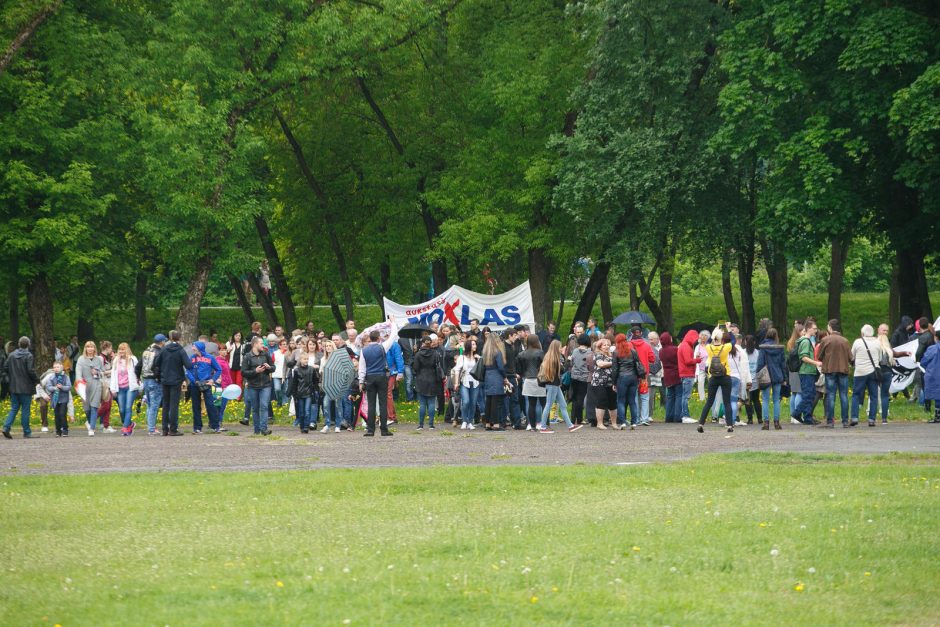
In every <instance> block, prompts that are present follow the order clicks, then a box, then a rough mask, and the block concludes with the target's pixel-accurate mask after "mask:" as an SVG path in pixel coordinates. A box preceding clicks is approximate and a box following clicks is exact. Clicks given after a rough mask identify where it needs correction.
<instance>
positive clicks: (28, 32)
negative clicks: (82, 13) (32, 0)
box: [0, 0, 62, 74]
mask: <svg viewBox="0 0 940 627" xmlns="http://www.w3.org/2000/svg"><path fill="white" fill-rule="evenodd" d="M61 6H62V0H55V2H52V3H51V4H49V5H48V6H47V7H45V8H44V9H41V10H40V11H38V12H37V13H36V15H34V16H33V18H32V19H31V20H30V21H29V22H27V23H26V25H25V26H23V28H22V29H21V30H20V32H18V33H17V34H16V37H14V38H13V41H12V42H10V45H9V46H7V49H6V52H4V53H3V56H2V57H0V74H3V73H4V72H5V71H6V69H7V67H9V65H10V63H11V62H12V61H13V57H14V56H15V55H16V51H17V50H19V49H20V48H22V47H23V46H24V45H26V42H27V41H29V38H30V37H32V36H33V34H34V33H35V32H36V29H38V28H39V27H40V26H41V25H42V23H43V22H45V21H46V20H47V19H49V17H50V16H51V15H53V14H54V13H55V12H56V11H58V10H59V7H61Z"/></svg>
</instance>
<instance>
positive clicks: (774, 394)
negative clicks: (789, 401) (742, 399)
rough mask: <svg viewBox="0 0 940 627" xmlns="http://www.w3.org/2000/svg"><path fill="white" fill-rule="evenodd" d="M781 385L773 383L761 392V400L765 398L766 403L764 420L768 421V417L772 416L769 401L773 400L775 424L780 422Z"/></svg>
mask: <svg viewBox="0 0 940 627" xmlns="http://www.w3.org/2000/svg"><path fill="white" fill-rule="evenodd" d="M780 385H781V384H779V383H771V384H770V387H767V388H764V389H763V390H761V398H763V403H764V416H765V418H764V420H766V419H767V418H766V416H769V415H770V402H769V399H771V398H773V401H774V422H780Z"/></svg>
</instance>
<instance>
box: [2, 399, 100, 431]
mask: <svg viewBox="0 0 940 627" xmlns="http://www.w3.org/2000/svg"><path fill="white" fill-rule="evenodd" d="M32 402H33V395H32V394H10V413H8V414H7V419H6V421H5V422H4V423H3V430H4V431H9V430H10V427H12V426H13V420H14V419H15V418H16V412H18V411H19V412H21V414H20V424H21V425H23V435H29V434H30V433H32V431H30V428H29V410H30V406H29V404H30V403H32ZM91 420H92V419H89V421H91Z"/></svg>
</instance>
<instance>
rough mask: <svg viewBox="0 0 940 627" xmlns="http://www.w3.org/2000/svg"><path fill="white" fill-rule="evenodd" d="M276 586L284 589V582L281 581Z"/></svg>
mask: <svg viewBox="0 0 940 627" xmlns="http://www.w3.org/2000/svg"><path fill="white" fill-rule="evenodd" d="M274 585H276V586H277V587H278V588H283V587H284V582H283V581H279V582H277V583H276V584H274Z"/></svg>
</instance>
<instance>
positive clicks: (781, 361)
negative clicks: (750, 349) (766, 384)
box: [757, 340, 790, 383]
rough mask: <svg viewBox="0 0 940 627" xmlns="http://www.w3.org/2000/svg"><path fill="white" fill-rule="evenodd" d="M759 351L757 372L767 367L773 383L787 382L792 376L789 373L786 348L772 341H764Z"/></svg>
mask: <svg viewBox="0 0 940 627" xmlns="http://www.w3.org/2000/svg"><path fill="white" fill-rule="evenodd" d="M757 349H758V350H757V352H758V355H757V370H760V369H761V368H763V367H764V366H767V374H769V375H770V382H771V383H783V382H784V381H787V380H788V379H789V377H790V375H789V373H788V372H787V358H786V355H785V352H784V351H785V349H784V347H783V346H781V345H779V344H774V343H773V341H772V340H764V341H763V342H761V343H760V346H758V347H757Z"/></svg>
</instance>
